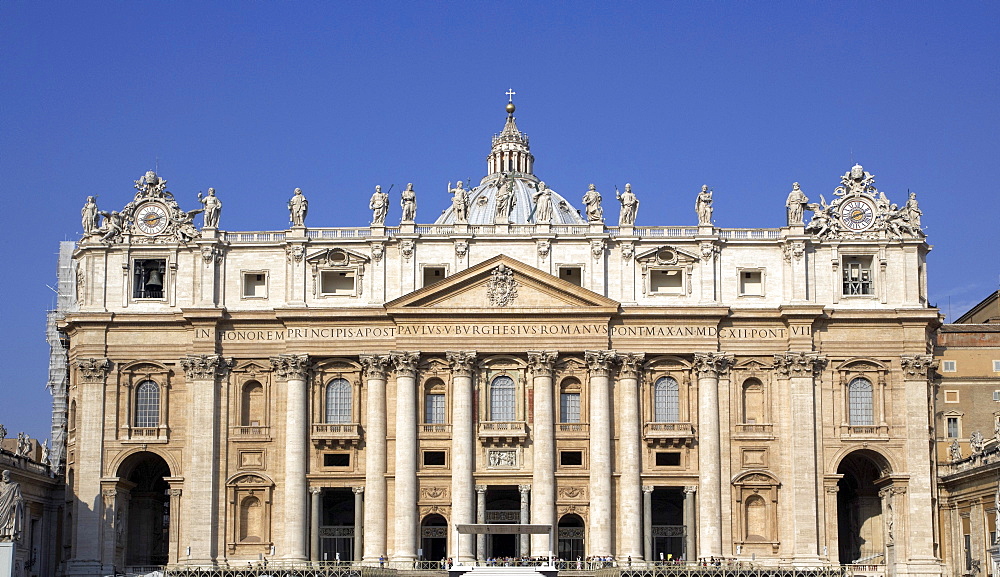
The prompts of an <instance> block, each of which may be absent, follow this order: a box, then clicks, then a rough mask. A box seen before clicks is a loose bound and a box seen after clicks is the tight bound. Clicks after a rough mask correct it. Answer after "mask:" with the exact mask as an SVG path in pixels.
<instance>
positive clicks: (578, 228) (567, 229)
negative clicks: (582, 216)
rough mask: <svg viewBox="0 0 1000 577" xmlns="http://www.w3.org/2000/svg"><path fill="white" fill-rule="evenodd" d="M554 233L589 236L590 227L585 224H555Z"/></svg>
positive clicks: (553, 226)
mask: <svg viewBox="0 0 1000 577" xmlns="http://www.w3.org/2000/svg"><path fill="white" fill-rule="evenodd" d="M552 232H554V233H556V234H581V235H582V234H587V233H588V232H590V227H589V226H587V225H583V224H555V225H552Z"/></svg>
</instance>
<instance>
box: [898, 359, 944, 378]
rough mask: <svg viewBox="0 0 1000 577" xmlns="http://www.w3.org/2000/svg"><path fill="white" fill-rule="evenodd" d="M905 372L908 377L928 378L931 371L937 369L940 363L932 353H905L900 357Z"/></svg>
mask: <svg viewBox="0 0 1000 577" xmlns="http://www.w3.org/2000/svg"><path fill="white" fill-rule="evenodd" d="M899 362H900V364H901V365H902V366H903V373H904V374H905V375H906V376H907V377H918V378H920V379H926V378H928V377H929V376H930V373H931V371H935V370H937V368H938V366H939V363H938V361H936V360H934V357H933V356H931V355H903V356H901V357H900V358H899Z"/></svg>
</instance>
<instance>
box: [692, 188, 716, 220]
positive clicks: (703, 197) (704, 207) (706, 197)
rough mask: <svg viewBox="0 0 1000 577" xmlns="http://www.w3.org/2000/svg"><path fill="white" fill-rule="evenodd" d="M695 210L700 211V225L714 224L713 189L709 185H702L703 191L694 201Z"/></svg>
mask: <svg viewBox="0 0 1000 577" xmlns="http://www.w3.org/2000/svg"><path fill="white" fill-rule="evenodd" d="M694 211H695V212H696V213H698V226H712V191H711V190H708V185H707V184H703V185H701V192H699V193H698V198H697V199H696V200H695V201H694Z"/></svg>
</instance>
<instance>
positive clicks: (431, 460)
mask: <svg viewBox="0 0 1000 577" xmlns="http://www.w3.org/2000/svg"><path fill="white" fill-rule="evenodd" d="M424 466H425V467H444V451H424Z"/></svg>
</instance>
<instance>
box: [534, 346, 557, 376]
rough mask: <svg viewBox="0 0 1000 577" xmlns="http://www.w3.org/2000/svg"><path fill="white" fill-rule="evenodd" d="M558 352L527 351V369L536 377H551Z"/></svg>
mask: <svg viewBox="0 0 1000 577" xmlns="http://www.w3.org/2000/svg"><path fill="white" fill-rule="evenodd" d="M558 357H559V352H558V351H528V368H529V369H530V370H531V372H532V374H533V375H534V376H536V377H551V376H552V367H553V366H555V363H556V358H558Z"/></svg>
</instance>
